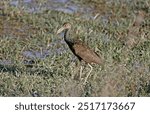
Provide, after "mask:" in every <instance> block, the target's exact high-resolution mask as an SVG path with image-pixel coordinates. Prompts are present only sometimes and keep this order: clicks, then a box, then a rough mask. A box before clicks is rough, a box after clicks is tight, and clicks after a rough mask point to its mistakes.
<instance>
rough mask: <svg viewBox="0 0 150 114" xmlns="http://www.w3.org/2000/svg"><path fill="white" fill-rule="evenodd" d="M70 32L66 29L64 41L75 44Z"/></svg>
mask: <svg viewBox="0 0 150 114" xmlns="http://www.w3.org/2000/svg"><path fill="white" fill-rule="evenodd" d="M69 32H70V30H69V29H66V30H65V31H64V40H65V41H66V42H69V43H72V42H73V39H72V38H70V34H69Z"/></svg>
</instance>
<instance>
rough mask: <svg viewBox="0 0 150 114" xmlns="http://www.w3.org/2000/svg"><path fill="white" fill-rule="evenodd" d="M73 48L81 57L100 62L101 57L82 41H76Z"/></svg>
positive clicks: (91, 61)
mask: <svg viewBox="0 0 150 114" xmlns="http://www.w3.org/2000/svg"><path fill="white" fill-rule="evenodd" d="M73 48H74V50H75V54H76V55H78V56H79V57H81V58H82V59H83V60H84V61H85V62H87V63H97V64H100V62H101V60H100V57H99V56H98V55H97V54H96V53H95V52H94V51H93V50H91V49H90V48H89V47H88V46H86V45H85V44H83V43H82V42H81V43H79V42H78V43H75V44H74V46H73Z"/></svg>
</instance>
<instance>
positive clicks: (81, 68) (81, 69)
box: [79, 65, 83, 80]
mask: <svg viewBox="0 0 150 114" xmlns="http://www.w3.org/2000/svg"><path fill="white" fill-rule="evenodd" d="M82 71H83V67H82V65H81V66H80V77H79V78H80V80H82Z"/></svg>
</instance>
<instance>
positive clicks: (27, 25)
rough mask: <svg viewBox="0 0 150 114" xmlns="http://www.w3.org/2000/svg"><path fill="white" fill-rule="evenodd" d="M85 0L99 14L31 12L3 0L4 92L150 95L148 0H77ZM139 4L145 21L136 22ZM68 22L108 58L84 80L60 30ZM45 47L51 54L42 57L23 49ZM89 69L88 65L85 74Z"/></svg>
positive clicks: (0, 85)
mask: <svg viewBox="0 0 150 114" xmlns="http://www.w3.org/2000/svg"><path fill="white" fill-rule="evenodd" d="M76 2H77V1H76ZM83 2H84V4H86V5H87V6H88V7H93V6H94V7H95V10H94V13H93V16H94V15H95V14H96V13H99V14H100V17H97V18H96V19H90V20H88V19H84V18H83V17H81V16H80V15H78V14H76V13H75V14H65V13H63V12H58V11H43V12H41V13H27V12H26V11H24V9H22V10H20V8H19V7H18V8H17V7H13V6H10V5H9V1H5V2H4V1H3V2H1V3H0V4H2V6H3V4H5V5H4V7H3V8H2V10H0V25H2V26H1V27H0V96H150V37H149V36H150V33H149V30H150V9H149V7H148V5H150V3H149V0H145V1H144V2H143V0H133V1H132V2H128V1H126V2H123V3H122V2H119V1H118V0H116V2H113V3H109V2H108V1H107V0H102V2H99V1H98V0H90V1H87V2H86V3H85V1H82V0H80V1H78V2H77V3H78V4H82V3H83ZM89 4H90V5H89ZM141 10H142V11H144V12H145V16H144V19H143V22H142V23H140V25H139V26H133V23H134V22H135V19H136V16H137V15H138V11H141ZM81 15H82V14H81ZM64 22H70V23H71V24H72V25H74V26H73V29H72V31H73V32H72V34H71V35H72V37H77V36H79V37H80V39H82V41H84V42H85V43H86V44H87V45H89V46H90V47H91V48H92V49H94V50H95V51H96V52H97V53H98V54H99V55H101V56H102V57H103V58H104V61H105V62H104V64H103V65H102V66H98V65H94V66H93V71H92V73H91V76H90V77H89V78H88V81H87V83H86V85H83V80H79V79H78V76H79V68H78V67H77V66H76V63H77V62H78V60H77V59H76V58H75V57H74V55H73V54H72V53H71V51H70V50H69V49H68V47H67V45H66V44H65V43H60V42H61V39H62V38H61V37H60V36H58V35H56V31H57V30H58V28H59V27H61V25H62V24H63V23H64ZM133 30H137V33H136V31H134V32H132V31H133ZM75 33H76V34H75ZM132 41H133V43H132ZM59 49H62V52H61V53H58V52H57V51H58V50H59ZM45 50H50V52H49V53H50V55H48V56H46V57H44V58H43V59H40V58H39V57H36V56H34V57H33V58H31V57H27V56H25V55H24V52H25V51H30V52H32V53H34V52H36V53H38V54H39V53H40V54H41V55H43V54H44V51H45ZM4 61H5V62H6V63H7V62H9V64H4ZM26 62H27V63H28V62H29V63H32V64H25V63H26ZM88 71H89V67H88V66H86V65H85V68H84V70H83V75H82V78H83V79H84V78H85V77H86V75H87V73H88Z"/></svg>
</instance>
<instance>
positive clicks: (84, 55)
mask: <svg viewBox="0 0 150 114" xmlns="http://www.w3.org/2000/svg"><path fill="white" fill-rule="evenodd" d="M70 29H71V24H70V23H64V24H63V27H61V28H60V29H59V30H58V31H57V34H59V33H61V32H63V36H64V40H65V42H66V43H67V44H68V46H69V48H70V50H71V51H72V52H73V54H74V55H75V56H76V57H77V58H78V59H79V61H82V60H83V61H85V62H86V63H88V65H89V66H90V71H89V73H88V75H87V77H86V78H85V81H84V83H86V81H87V79H88V77H89V75H90V73H91V71H92V69H93V68H92V66H91V65H90V64H92V63H95V64H102V59H101V58H100V57H99V56H98V54H97V53H95V52H94V51H93V50H92V49H90V48H89V47H88V46H87V45H86V44H84V43H83V42H82V41H81V40H78V39H73V38H70V36H69V31H70ZM81 73H82V66H81V69H80V78H81Z"/></svg>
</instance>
